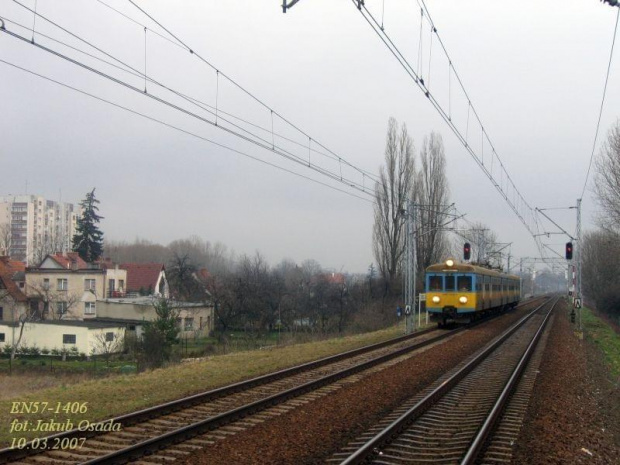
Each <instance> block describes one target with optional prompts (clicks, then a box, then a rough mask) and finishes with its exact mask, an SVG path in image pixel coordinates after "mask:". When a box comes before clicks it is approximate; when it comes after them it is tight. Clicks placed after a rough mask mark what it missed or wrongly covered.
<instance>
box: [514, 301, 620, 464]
mask: <svg viewBox="0 0 620 465" xmlns="http://www.w3.org/2000/svg"><path fill="white" fill-rule="evenodd" d="M558 311H559V312H558V314H557V317H556V318H555V322H554V325H553V327H552V329H551V334H550V335H549V341H548V343H547V350H546V351H545V354H544V356H543V360H542V363H541V366H540V374H539V375H538V377H537V380H536V384H535V386H534V392H533V395H532V400H531V402H530V408H529V410H528V413H527V415H526V418H525V425H524V428H523V429H522V431H521V435H520V437H519V440H518V441H517V447H516V450H515V455H514V457H515V459H514V462H513V463H518V464H537V465H538V464H548V463H557V464H573V463H575V464H578V463H591V464H618V463H620V409H619V406H620V391H619V389H618V386H617V385H615V386H614V384H613V383H611V382H610V379H609V374H608V371H607V370H606V368H605V367H604V365H603V363H602V360H601V355H600V352H599V351H598V350H597V349H595V348H594V347H591V346H590V344H589V343H588V342H586V341H581V340H579V339H578V338H577V337H575V335H574V334H573V332H572V327H571V324H570V322H569V320H568V314H567V313H568V311H567V309H566V304H565V303H562V304H561V306H560V307H559V308H558ZM614 436H615V438H614Z"/></svg>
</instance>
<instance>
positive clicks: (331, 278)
mask: <svg viewBox="0 0 620 465" xmlns="http://www.w3.org/2000/svg"><path fill="white" fill-rule="evenodd" d="M325 277H326V279H327V282H328V283H330V284H345V283H346V278H345V276H344V275H343V274H342V273H331V274H327V275H325Z"/></svg>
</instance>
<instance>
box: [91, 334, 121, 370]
mask: <svg viewBox="0 0 620 465" xmlns="http://www.w3.org/2000/svg"><path fill="white" fill-rule="evenodd" d="M124 346H125V332H124V331H123V332H122V333H116V332H114V331H105V330H101V331H99V332H97V333H95V335H94V337H93V350H92V354H93V355H101V356H102V357H103V359H104V360H105V364H106V366H110V358H111V357H112V355H114V354H117V353H119V352H122V350H123V348H124Z"/></svg>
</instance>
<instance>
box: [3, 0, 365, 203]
mask: <svg viewBox="0 0 620 465" xmlns="http://www.w3.org/2000/svg"><path fill="white" fill-rule="evenodd" d="M14 1H15V2H16V3H18V4H19V2H17V1H16V0H14ZM20 5H21V4H20ZM26 8H27V7H26ZM37 14H38V15H39V16H41V17H42V18H43V19H45V20H46V21H48V22H50V23H52V24H54V25H56V23H54V22H53V21H51V20H49V19H48V18H45V17H44V16H42V15H40V14H39V13H37ZM56 26H57V27H59V28H60V29H62V30H64V31H67V30H66V28H63V27H62V26H58V25H56ZM2 32H4V33H6V34H8V35H10V36H12V37H14V38H17V39H20V40H23V41H25V42H28V43H31V42H30V41H29V40H27V39H26V38H25V37H23V36H20V35H19V34H16V33H14V32H12V31H8V30H6V29H4V30H2ZM67 32H68V33H69V34H71V35H72V36H74V37H76V38H78V39H79V40H81V41H83V42H85V43H87V44H89V45H91V46H93V47H94V48H96V49H97V50H99V51H101V52H102V53H105V54H106V56H109V57H110V58H112V59H114V60H116V61H119V62H120V63H121V64H124V65H125V66H128V67H129V68H131V69H133V68H132V67H130V66H129V65H126V64H125V63H123V62H122V61H120V60H118V59H117V58H116V57H114V56H113V55H111V54H109V53H107V52H105V51H103V50H101V49H100V48H99V47H96V46H94V45H92V44H90V43H89V42H88V41H85V40H84V39H82V38H81V37H79V36H76V35H75V34H73V33H71V32H70V31H67ZM32 45H33V46H35V47H37V48H39V49H41V50H43V51H46V52H48V53H51V54H53V55H55V56H57V57H59V58H62V59H64V60H66V61H68V62H70V63H73V64H75V65H77V66H80V67H82V68H83V69H85V70H88V71H91V72H93V73H95V74H97V75H99V76H101V77H103V78H106V79H108V80H110V81H112V82H114V83H116V84H119V85H122V86H124V87H125V88H127V89H130V90H133V91H135V92H138V93H140V94H141V95H144V96H146V97H148V98H150V99H153V100H155V101H157V102H159V103H161V104H164V105H166V106H168V107H170V108H172V109H174V110H177V111H180V112H181V113H184V114H186V115H187V116H190V117H193V118H196V119H198V120H200V121H202V122H204V123H208V124H211V125H214V122H213V121H211V120H209V119H207V118H205V117H203V116H201V115H198V114H196V113H195V112H192V111H190V110H188V109H186V108H183V107H181V106H179V105H177V104H174V103H172V102H170V101H167V100H166V99H164V98H162V97H159V96H157V95H155V94H153V93H152V92H151V93H144V92H143V91H142V90H141V89H138V88H137V87H135V86H134V85H132V84H130V83H128V82H125V81H123V80H122V79H120V78H117V77H114V76H111V75H109V74H107V73H105V72H103V71H101V70H98V69H95V68H93V67H91V66H88V65H86V64H85V63H82V62H80V61H79V60H76V59H73V58H71V57H69V56H67V55H65V54H63V53H60V52H59V51H56V50H53V49H51V48H49V47H46V46H44V45H42V44H39V43H32ZM133 70H134V72H136V73H138V74H141V73H140V72H139V71H137V70H135V69H133ZM152 82H154V83H156V84H158V85H160V86H162V87H164V88H165V89H166V90H169V91H170V92H172V93H174V94H175V95H179V93H178V92H176V91H175V90H174V89H171V88H169V87H168V86H164V85H163V84H161V83H158V82H157V81H155V80H152ZM179 96H180V95H179ZM185 100H187V101H189V102H192V103H195V102H193V101H192V100H190V99H185ZM199 107H200V106H199ZM200 108H202V109H203V110H205V111H207V112H208V113H209V114H211V115H213V114H214V112H212V111H210V110H208V109H205V108H204V107H200ZM221 119H223V118H221ZM225 121H226V122H227V123H228V124H229V125H231V126H232V127H234V128H237V129H239V130H240V131H243V132H245V133H246V134H242V133H240V132H238V131H235V130H233V129H231V128H229V127H226V126H223V125H221V124H219V125H218V126H217V127H218V128H220V129H222V130H223V131H225V132H228V133H230V134H232V135H235V136H236V137H239V138H241V139H243V140H245V141H247V142H250V143H253V144H255V145H257V146H259V147H262V148H264V149H267V150H270V151H272V152H273V153H276V154H278V155H280V156H282V157H284V158H287V159H289V160H290V161H293V162H296V163H299V164H305V162H304V160H303V158H302V157H301V156H299V155H295V154H292V153H290V152H289V151H287V150H285V149H283V148H280V147H276V149H272V147H271V143H270V141H268V140H267V139H265V138H262V137H260V136H258V135H256V134H254V133H252V132H250V131H248V130H247V129H245V128H242V127H240V126H238V125H236V124H235V123H233V122H231V121H229V120H225ZM309 167H310V168H311V169H313V170H314V171H317V172H319V173H321V174H324V175H325V176H327V177H330V178H332V179H334V180H338V181H339V182H342V183H343V184H347V185H348V186H349V187H352V188H354V189H356V190H359V191H362V192H364V193H366V194H369V195H371V194H372V192H370V191H368V190H367V189H366V188H363V187H362V186H361V183H359V182H357V181H354V180H352V179H349V178H345V179H343V180H342V181H340V174H339V173H336V172H331V171H329V170H328V169H326V168H323V167H321V166H318V165H316V164H313V165H309Z"/></svg>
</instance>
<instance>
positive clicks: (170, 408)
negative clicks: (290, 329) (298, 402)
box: [0, 297, 544, 464]
mask: <svg viewBox="0 0 620 465" xmlns="http://www.w3.org/2000/svg"><path fill="white" fill-rule="evenodd" d="M543 298H544V297H543ZM536 300H538V299H535V300H534V301H527V302H522V303H521V304H520V305H519V306H518V307H521V306H525V305H529V304H532V303H533V302H535V301H536ZM494 316H497V315H494ZM489 319H490V318H485V319H482V320H478V321H476V322H474V323H472V324H470V325H469V326H466V327H460V328H457V329H455V330H452V331H450V332H446V333H444V334H442V335H440V336H438V337H435V338H432V339H429V340H427V341H423V342H422V343H419V344H415V345H413V346H409V347H407V348H404V349H401V351H402V352H403V353H406V352H407V351H413V350H417V349H419V348H422V347H424V346H425V345H428V344H431V343H434V342H437V341H439V340H441V339H444V338H446V337H449V336H451V335H453V334H455V333H458V332H460V331H462V330H464V329H467V328H470V327H473V326H475V325H477V324H481V323H484V322H485V321H488V320H489ZM435 330H436V328H434V327H433V328H428V329H425V330H422V331H417V332H415V333H413V334H409V335H405V336H399V337H396V338H392V339H390V340H388V341H383V342H379V343H376V344H371V345H368V346H364V347H361V348H358V349H353V350H350V351H347V352H344V353H341V354H337V355H333V356H329V357H325V358H323V359H319V360H316V361H313V362H308V363H305V364H302V365H298V366H295V367H291V368H287V369H284V370H281V371H278V372H275V373H270V374H267V375H262V376H259V377H256V378H253V379H250V380H247V381H242V382H239V383H235V384H232V385H228V386H224V387H222V388H218V389H214V390H211V391H206V392H203V393H199V394H195V395H192V396H188V397H185V398H182V399H178V400H174V401H171V402H167V403H164V404H161V405H157V406H153V407H149V408H146V409H143V410H140V411H137V412H132V413H129V414H125V415H122V416H118V417H114V418H109V419H106V420H102V421H100V422H97V423H96V424H104V423H110V422H112V423H119V424H121V426H122V427H127V426H132V425H135V424H138V423H140V422H143V421H146V420H149V419H153V418H157V417H160V416H162V415H166V414H169V413H174V412H176V411H179V410H182V409H184V408H189V407H191V406H193V405H198V404H200V403H204V402H208V401H211V400H215V399H218V398H221V397H225V396H227V395H230V394H234V393H236V392H241V391H243V390H245V389H249V388H252V387H256V386H260V385H263V384H267V383H270V382H273V381H276V380H279V379H282V378H285V377H287V376H291V375H294V374H299V373H302V372H304V371H309V370H312V369H315V368H319V367H321V366H324V365H328V364H330V363H335V362H338V361H340V360H343V359H346V358H349V357H354V356H357V355H361V354H363V353H366V352H371V351H373V350H377V349H381V348H384V347H387V346H390V345H395V344H398V343H400V342H404V341H406V340H408V339H415V338H417V337H419V336H422V335H424V334H427V333H429V332H432V331H435ZM401 351H398V352H396V353H394V354H391V355H392V357H397V356H400V355H402V353H401ZM379 359H380V357H379V358H377V359H373V360H371V361H370V363H373V362H375V361H376V363H382V362H381V361H379ZM383 361H387V359H384V360H383ZM355 368H356V367H353V369H355ZM366 368H369V367H366ZM366 368H359V371H361V370H363V369H366ZM351 374H353V372H351ZM336 375H337V374H336ZM330 376H332V375H330ZM343 376H348V375H343ZM327 378H329V377H327ZM322 380H323V378H322V379H319V380H316V381H315V382H320V381H322ZM335 380H337V379H334V381H335ZM328 382H333V381H327V380H325V383H326V384H327V383H328ZM307 384H312V383H307ZM304 386H306V385H303V386H301V387H304ZM318 387H320V386H319V385H318V384H317V388H318ZM294 389H295V388H294ZM314 389H316V388H314ZM308 390H310V389H308ZM287 392H288V391H287ZM300 393H302V392H301V391H300ZM296 395H299V394H296ZM272 397H273V396H272ZM268 399H271V398H268ZM265 400H267V399H265ZM259 402H261V401H259ZM250 405H254V404H250ZM246 407H248V406H246ZM243 408H244V407H240V408H239V409H235V410H233V411H231V412H229V413H233V412H236V411H240V412H243V411H242V410H241V409H243ZM263 408H266V407H263ZM223 415H227V414H222V415H218V416H216V417H213V418H211V419H207V420H204V421H209V420H214V421H215V422H214V423H213V425H215V426H213V425H212V426H211V427H209V428H208V429H207V430H210V429H213V428H216V427H218V426H217V425H216V423H217V422H218V421H219V422H220V423H219V424H220V425H221V424H224V423H222V422H221V420H222V419H220V418H219V417H221V416H223ZM244 415H247V413H244ZM204 421H203V422H204ZM230 421H234V420H231V419H229V420H227V422H230ZM187 428H189V429H188V431H191V428H192V425H189V426H188V427H183V428H181V429H179V430H177V432H179V434H180V435H182V434H184V433H183V431H185V430H186V429H187ZM106 433H107V432H106V431H81V430H78V429H73V430H70V431H65V432H61V433H57V434H54V435H50V436H47V437H44V438H43V437H42V438H39V439H35V440H33V441H37V443H38V444H42V443H44V442H43V439H47V444H53V443H54V440H55V439H62V438H75V437H78V438H87V439H88V438H93V437H95V436H99V435H104V434H106ZM168 434H173V435H174V434H175V432H172V433H166V434H164V435H162V439H163V438H165V437H166V436H168ZM198 434H199V433H198ZM194 435H195V434H194ZM175 437H176V436H175ZM154 440H155V441H156V440H157V438H154ZM178 440H179V439H178V438H177V439H176V441H175V442H178ZM33 441H30V442H28V443H27V444H26V446H25V447H23V448H13V449H11V448H5V449H2V450H0V464H4V463H8V462H10V461H14V460H18V459H21V458H24V457H27V456H30V455H36V454H40V453H44V452H45V451H46V450H50V449H51V447H47V448H33V447H29V446H32V443H33ZM148 442H149V444H150V443H151V442H152V441H151V440H149V441H148ZM150 449H152V447H150ZM89 463H90V462H89ZM92 463H98V462H92ZM99 463H103V462H99Z"/></svg>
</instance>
